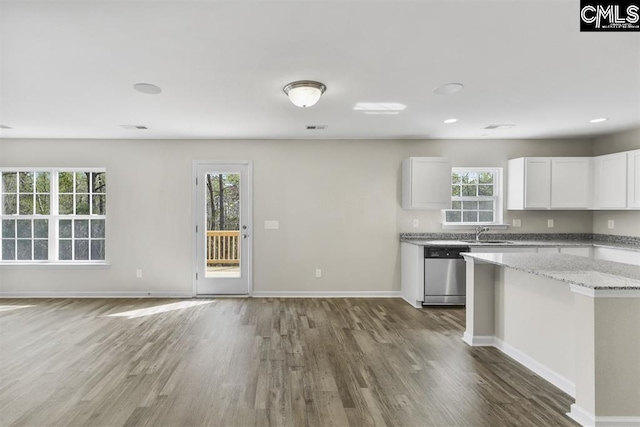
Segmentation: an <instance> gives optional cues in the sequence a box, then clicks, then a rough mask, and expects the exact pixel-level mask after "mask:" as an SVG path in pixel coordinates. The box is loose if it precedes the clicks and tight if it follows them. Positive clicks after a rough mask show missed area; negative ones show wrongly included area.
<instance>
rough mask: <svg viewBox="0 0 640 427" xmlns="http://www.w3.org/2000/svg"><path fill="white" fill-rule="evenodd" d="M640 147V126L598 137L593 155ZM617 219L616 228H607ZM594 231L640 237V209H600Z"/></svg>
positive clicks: (594, 218)
mask: <svg viewBox="0 0 640 427" xmlns="http://www.w3.org/2000/svg"><path fill="white" fill-rule="evenodd" d="M638 149H640V128H638V129H632V130H629V131H626V132H620V133H617V134H614V135H608V136H605V137H602V138H597V139H595V140H594V142H593V155H594V156H599V155H602V154H610V153H619V152H621V151H629V150H638ZM610 219H612V220H615V228H614V229H613V230H612V229H609V228H607V224H608V221H609V220H610ZM593 232H594V233H601V234H615V235H621V236H635V237H640V211H598V212H594V215H593Z"/></svg>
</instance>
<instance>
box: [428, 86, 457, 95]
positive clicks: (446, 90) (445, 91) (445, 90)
mask: <svg viewBox="0 0 640 427" xmlns="http://www.w3.org/2000/svg"><path fill="white" fill-rule="evenodd" d="M463 87H464V85H463V84H462V83H447V84H444V85H442V86H438V87H437V88H435V89H434V90H433V93H435V94H436V95H451V94H452V93H456V92H460V91H461V90H462V88H463Z"/></svg>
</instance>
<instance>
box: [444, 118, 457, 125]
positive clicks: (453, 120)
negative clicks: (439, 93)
mask: <svg viewBox="0 0 640 427" xmlns="http://www.w3.org/2000/svg"><path fill="white" fill-rule="evenodd" d="M457 121H458V119H454V118H450V119H447V120H445V121H444V123H446V124H450V123H455V122H457Z"/></svg>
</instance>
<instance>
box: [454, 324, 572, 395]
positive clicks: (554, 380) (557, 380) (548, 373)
mask: <svg viewBox="0 0 640 427" xmlns="http://www.w3.org/2000/svg"><path fill="white" fill-rule="evenodd" d="M462 341H464V342H466V343H467V344H469V345H470V346H472V347H495V348H497V349H498V350H500V351H501V352H503V353H504V354H506V355H507V356H509V357H510V358H512V359H513V360H515V361H516V362H518V363H519V364H521V365H523V366H525V367H526V368H528V369H531V370H532V371H533V372H535V373H536V375H539V376H541V377H542V378H544V379H545V380H547V381H549V382H550V383H551V384H553V385H554V386H556V387H558V388H559V389H560V390H562V391H564V392H565V393H567V394H568V395H570V396H571V397H575V396H576V385H575V383H574V382H572V381H570V380H569V379H567V378H565V377H564V376H562V375H560V374H558V373H557V372H556V371H554V370H552V369H550V368H548V367H547V366H545V365H543V364H542V363H540V362H538V361H537V360H535V359H534V358H532V357H531V356H529V355H527V354H525V353H523V352H522V351H520V350H518V349H517V348H515V347H513V346H512V345H509V344H507V343H506V342H504V341H502V340H501V339H500V338H497V337H495V336H478V335H476V336H473V335H471V334H470V333H468V332H467V331H465V332H464V335H463V336H462Z"/></svg>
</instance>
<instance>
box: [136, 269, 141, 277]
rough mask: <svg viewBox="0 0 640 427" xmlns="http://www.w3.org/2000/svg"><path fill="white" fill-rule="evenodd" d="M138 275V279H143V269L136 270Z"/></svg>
mask: <svg viewBox="0 0 640 427" xmlns="http://www.w3.org/2000/svg"><path fill="white" fill-rule="evenodd" d="M136 277H137V278H138V279H142V270H141V269H137V270H136Z"/></svg>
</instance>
